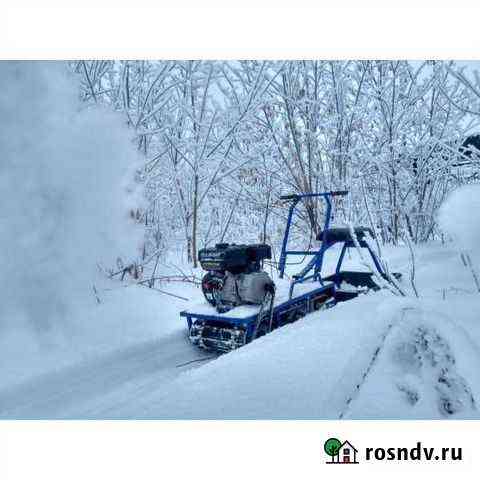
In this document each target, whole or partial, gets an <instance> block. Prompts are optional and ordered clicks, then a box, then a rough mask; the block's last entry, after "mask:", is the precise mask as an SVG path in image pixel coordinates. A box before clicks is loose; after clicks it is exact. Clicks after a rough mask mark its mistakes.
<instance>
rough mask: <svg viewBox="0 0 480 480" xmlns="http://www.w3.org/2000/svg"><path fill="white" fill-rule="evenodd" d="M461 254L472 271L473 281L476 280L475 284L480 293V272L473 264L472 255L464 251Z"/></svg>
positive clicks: (466, 265) (464, 262)
mask: <svg viewBox="0 0 480 480" xmlns="http://www.w3.org/2000/svg"><path fill="white" fill-rule="evenodd" d="M460 255H461V257H462V261H463V264H464V265H465V267H466V268H468V269H469V270H470V273H471V274H472V277H473V281H474V282H475V286H476V287H477V291H478V293H480V280H479V278H478V274H477V272H476V270H475V267H474V266H473V263H472V259H471V258H470V255H469V254H468V253H466V252H463V253H461V254H460Z"/></svg>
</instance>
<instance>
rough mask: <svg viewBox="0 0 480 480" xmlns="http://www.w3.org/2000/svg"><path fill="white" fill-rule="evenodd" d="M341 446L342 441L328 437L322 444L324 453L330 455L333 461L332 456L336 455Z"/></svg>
mask: <svg viewBox="0 0 480 480" xmlns="http://www.w3.org/2000/svg"><path fill="white" fill-rule="evenodd" d="M341 446H342V442H341V441H340V440H339V439H338V438H329V439H328V440H327V441H326V442H325V443H324V444H323V449H324V450H325V453H326V454H327V455H330V456H331V457H332V462H333V457H334V456H335V455H337V453H338V451H339V450H340V447H341Z"/></svg>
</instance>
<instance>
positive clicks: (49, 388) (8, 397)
mask: <svg viewBox="0 0 480 480" xmlns="http://www.w3.org/2000/svg"><path fill="white" fill-rule="evenodd" d="M203 355H205V356H207V354H204V353H203V352H200V351H199V350H198V349H196V348H195V347H193V346H192V345H191V344H190V343H189V342H188V339H187V338H186V337H185V333H184V332H183V331H179V332H175V333H174V334H171V335H169V336H166V337H163V338H162V339H159V340H152V341H147V342H143V343H140V344H137V345H134V346H132V347H130V348H127V349H122V350H119V351H115V352H113V353H111V354H109V355H105V356H102V357H99V358H96V359H93V360H90V361H87V362H83V363H81V364H78V365H75V366H73V367H68V368H64V369H61V370H59V371H57V372H54V373H49V374H46V375H42V376H40V377H37V378H35V379H34V380H32V381H28V382H24V383H22V384H20V385H17V386H15V387H11V388H9V389H7V390H4V391H0V418H10V419H11V418H62V417H70V418H80V417H85V411H84V409H85V406H86V405H92V404H95V402H96V401H98V403H99V405H102V404H103V403H104V402H103V401H102V397H103V396H105V395H107V394H108V393H109V392H115V391H117V390H119V389H121V388H122V387H124V386H125V385H129V384H132V383H137V382H138V384H142V382H146V381H147V380H149V379H152V382H153V383H154V384H155V385H156V387H157V388H158V387H161V384H162V383H164V382H167V381H170V380H173V379H174V378H175V377H177V376H178V375H179V374H180V373H181V372H183V371H185V370H186V369H188V368H194V365H195V364H192V365H193V366H190V365H189V367H183V368H178V367H177V366H178V365H179V364H182V363H186V362H188V361H190V360H192V359H196V358H200V357H202V356H203ZM133 392H135V394H136V390H135V389H133V390H132V395H133V394H134V393H133ZM118 400H119V401H125V400H126V398H125V393H124V394H122V395H119V396H118ZM107 416H108V414H107Z"/></svg>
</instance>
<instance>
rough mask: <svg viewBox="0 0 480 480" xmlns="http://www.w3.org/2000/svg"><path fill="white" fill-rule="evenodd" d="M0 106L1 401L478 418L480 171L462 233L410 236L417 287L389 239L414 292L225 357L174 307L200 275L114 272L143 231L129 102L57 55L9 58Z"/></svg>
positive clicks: (190, 413)
mask: <svg viewBox="0 0 480 480" xmlns="http://www.w3.org/2000/svg"><path fill="white" fill-rule="evenodd" d="M0 110H1V111H2V113H4V115H3V117H2V118H5V119H11V120H8V121H5V122H2V128H1V129H0V159H1V162H0V190H1V191H2V201H3V204H2V211H1V214H0V215H1V221H0V251H1V252H2V269H1V275H0V417H2V418H340V417H341V418H452V417H455V418H471V417H474V418H478V417H479V412H478V408H479V405H478V403H479V402H480V374H479V366H480V319H479V318H478V316H479V312H480V295H479V293H478V291H477V290H480V284H479V286H478V288H477V287H476V285H475V282H474V277H473V275H472V273H473V272H472V266H473V267H475V266H476V265H479V262H480V255H479V249H478V245H479V244H480V242H479V238H480V230H479V228H478V226H479V225H480V218H479V217H478V216H479V212H480V208H477V207H476V205H477V206H478V199H479V198H480V194H479V192H478V189H479V186H478V185H476V186H475V185H471V186H467V187H464V189H463V190H462V191H458V192H456V193H454V194H453V195H452V196H451V197H450V199H449V200H448V201H447V202H446V203H445V205H444V207H443V208H442V210H441V215H440V224H441V228H442V230H443V231H444V232H445V233H446V234H448V235H450V237H451V238H455V239H456V240H457V243H456V244H453V243H447V244H446V245H436V244H431V245H422V246H419V247H415V257H416V262H415V264H416V286H417V291H418V293H419V298H418V299H417V298H416V297H415V295H414V294H413V290H412V288H411V286H410V282H409V272H410V269H409V259H410V252H409V250H408V248H406V247H405V246H403V247H397V248H388V249H386V251H385V258H387V259H388V260H389V263H390V268H391V270H392V271H400V272H402V273H403V275H404V276H403V284H402V288H403V290H405V291H406V292H407V293H408V296H407V297H399V296H394V295H393V294H392V292H389V291H388V290H382V291H380V292H378V293H375V294H371V295H367V296H361V297H359V298H357V299H355V300H352V301H350V302H347V303H344V304H340V305H338V306H336V307H335V308H333V309H330V310H327V311H322V312H317V313H315V314H312V315H309V316H307V317H306V318H304V319H302V320H300V321H298V322H297V323H296V324H293V325H289V326H287V327H284V328H282V329H279V330H277V331H274V332H272V333H271V334H269V335H266V336H265V337H262V338H260V339H259V340H257V341H255V342H253V343H252V344H250V345H247V346H245V347H244V348H241V349H240V350H238V351H235V352H232V353H229V354H226V355H222V356H218V355H212V354H209V353H206V352H203V351H200V350H198V349H197V348H194V347H193V346H192V345H190V344H189V341H188V339H187V336H186V326H185V321H184V320H183V319H181V318H180V316H179V313H180V311H181V310H183V309H185V308H188V306H189V305H191V304H192V303H193V304H195V303H197V302H199V301H202V295H201V292H200V290H199V289H198V287H195V286H193V285H192V284H188V283H185V282H177V283H161V282H160V283H157V284H156V287H157V288H159V289H160V290H163V293H162V292H159V291H157V290H150V289H148V288H146V287H145V286H139V285H132V284H129V283H128V282H127V281H125V282H121V281H120V280H119V279H118V278H117V279H115V280H107V279H106V275H105V274H104V270H105V268H111V267H112V265H116V267H117V268H119V269H121V268H122V265H124V264H123V262H122V261H121V260H120V259H119V258H117V257H118V255H121V256H122V258H123V259H124V260H125V261H128V260H127V259H128V258H129V256H130V255H132V252H135V251H136V249H139V250H141V240H142V236H143V227H141V226H140V225H139V224H138V223H137V222H136V221H135V220H134V219H135V218H136V214H135V210H136V209H138V208H141V205H142V200H141V198H142V196H141V194H140V193H139V192H138V190H137V188H136V187H138V186H137V184H136V183H135V182H134V179H133V178H134V175H133V173H134V172H132V165H133V166H134V165H136V164H137V162H138V158H137V153H136V151H135V148H134V147H133V146H132V144H131V143H130V141H129V140H128V138H129V131H128V129H127V127H126V126H125V124H124V123H123V122H122V120H121V118H120V117H119V116H117V115H115V114H112V113H111V112H108V111H105V110H103V109H102V108H93V107H92V108H86V107H85V105H84V104H81V103H80V102H79V100H78V91H77V90H76V88H75V86H74V82H73V81H72V78H71V77H69V76H68V74H67V73H66V71H65V69H63V68H62V66H61V65H57V64H52V63H48V62H20V63H19V62H0ZM474 201H475V202H476V203H474ZM137 211H138V210H137ZM454 246H455V248H454ZM459 248H461V250H462V251H463V252H464V253H463V256H462V257H461V256H460V253H459V250H458V249H459ZM335 253H336V254H338V251H337V252H335V251H332V252H331V254H332V255H330V256H329V257H327V264H326V273H328V272H329V270H330V271H331V269H332V266H333V265H334V262H335V260H336V258H335ZM133 256H135V254H133ZM354 257H355V256H352V258H348V259H347V263H346V265H344V268H348V262H350V263H351V264H352V265H353V267H355V268H357V267H360V263H359V261H358V259H355V258H354ZM165 261H166V259H164V262H165ZM172 262H173V263H181V262H180V261H179V259H178V258H176V257H174V258H173V259H170V264H171V263H172ZM178 266H180V267H182V265H177V267H178ZM290 268H291V269H292V272H293V271H295V268H296V269H300V268H301V266H300V265H297V266H296V267H295V268H294V267H293V266H291V267H290ZM169 269H170V270H169ZM172 269H173V270H172ZM102 271H103V273H101V272H102ZM158 271H161V273H162V275H168V274H169V273H171V272H172V271H175V272H177V274H178V270H176V268H175V267H172V266H170V267H168V266H167V265H165V264H163V263H162V264H161V265H159V270H158ZM292 272H291V273H292ZM196 273H197V274H200V273H201V272H196ZM281 290H282V288H279V292H280V291H281ZM165 291H166V292H169V293H170V294H173V296H172V295H168V294H165V293H164V292H165ZM280 296H281V295H280V294H279V298H280ZM184 298H188V299H189V300H190V301H191V302H187V301H186V300H184Z"/></svg>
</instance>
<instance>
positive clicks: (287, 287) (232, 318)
mask: <svg viewBox="0 0 480 480" xmlns="http://www.w3.org/2000/svg"><path fill="white" fill-rule="evenodd" d="M347 193H348V192H346V191H336V192H324V193H308V194H293V195H285V196H282V197H280V198H281V199H282V200H284V201H287V202H290V208H289V212H288V217H287V225H286V228H285V234H284V238H283V243H282V250H281V254H280V259H279V262H278V271H279V279H277V280H276V283H277V284H275V283H274V282H273V280H272V279H271V278H270V276H269V275H268V274H267V273H266V272H265V271H264V270H263V268H262V265H263V262H264V260H266V259H270V258H271V248H270V246H269V245H265V244H253V245H235V244H226V243H223V244H217V245H216V246H215V247H214V248H206V249H202V250H200V251H199V253H198V258H199V261H200V264H201V266H202V268H203V269H204V270H206V271H207V273H206V274H205V275H204V277H203V279H202V291H203V294H204V296H205V299H206V302H205V303H203V304H199V305H195V306H193V307H192V308H190V309H188V310H185V311H183V312H181V313H180V315H181V316H182V317H185V318H186V320H187V325H188V332H189V337H190V340H191V341H192V343H194V344H195V345H198V346H199V347H202V348H205V349H211V350H216V351H223V352H227V351H230V350H234V349H236V348H239V347H241V346H243V345H245V344H246V343H249V342H251V341H252V340H254V339H256V338H258V337H260V336H262V335H265V334H266V333H269V332H270V331H272V330H273V329H275V328H278V327H281V326H283V325H286V324H288V323H292V322H294V321H295V320H298V319H299V318H301V317H303V316H305V315H306V314H308V313H310V312H313V311H315V310H320V309H324V308H330V307H332V306H334V305H335V304H336V303H338V302H342V301H346V300H350V299H352V298H355V297H356V296H358V295H359V294H360V293H362V292H367V291H369V290H378V289H379V288H380V286H379V285H378V282H376V281H375V279H374V274H373V273H372V272H358V271H344V270H342V263H343V260H344V258H345V254H346V252H347V250H348V249H349V248H361V249H366V250H367V251H368V253H369V255H370V256H371V258H372V260H373V264H374V267H375V269H376V270H377V273H378V275H376V277H377V278H383V279H387V275H386V272H384V271H383V268H382V265H381V263H380V261H379V259H378V258H377V256H376V255H375V252H374V251H373V250H372V249H371V247H370V245H369V244H368V242H367V240H366V236H368V235H373V232H371V230H370V229H369V228H365V227H356V228H355V229H354V232H353V235H352V231H351V230H350V229H348V228H330V221H331V217H332V198H333V197H336V196H344V195H347ZM314 197H318V198H322V199H323V200H324V201H325V202H326V211H325V222H324V226H323V229H322V230H321V231H320V233H319V234H318V235H317V240H318V241H320V242H321V246H320V248H319V249H318V250H308V251H304V250H293V249H289V247H288V240H289V236H290V228H291V225H292V221H293V218H294V214H295V209H296V207H297V206H298V203H299V202H301V201H302V200H304V199H306V198H314ZM338 244H340V245H341V248H340V254H339V257H338V260H337V265H336V268H335V272H334V273H333V274H331V275H328V276H326V277H323V276H322V267H323V262H324V256H325V253H326V252H327V250H328V249H330V248H331V247H333V246H334V245H338ZM290 255H301V256H311V257H312V258H311V259H310V261H309V262H308V263H307V264H306V265H305V267H304V268H303V269H302V270H301V271H300V272H299V273H297V274H296V275H293V277H292V279H291V281H287V280H285V279H284V276H285V267H286V265H287V258H288V256H290ZM395 275H396V277H397V278H398V277H399V274H395Z"/></svg>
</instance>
